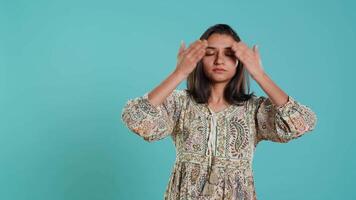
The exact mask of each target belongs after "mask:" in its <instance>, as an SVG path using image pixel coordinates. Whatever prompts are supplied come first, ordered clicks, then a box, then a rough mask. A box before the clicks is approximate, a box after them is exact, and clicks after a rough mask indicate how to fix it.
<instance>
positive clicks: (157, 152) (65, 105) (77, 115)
mask: <svg viewBox="0 0 356 200" xmlns="http://www.w3.org/2000/svg"><path fill="white" fill-rule="evenodd" d="M355 9H356V4H355V3H352V1H348V0H344V1H340V0H329V1H326V0H308V1H307V0H304V1H282V0H280V1H276V0H271V1H237V0H236V1H232V0H230V1H163V0H162V1H126V2H124V1H114V0H111V1H108V0H103V1H84V0H74V1H73V0H71V1H69V0H61V1H59V0H58V1H44V0H42V1H24V0H23V1H19V0H14V1H10V0H1V1H0V24H1V26H0V159H1V160H0V163H1V164H0V199H4V200H5V199H6V200H27V199H28V200H33V199H36V200H49V199H50V200H63V199H65V200H94V199H97V200H103V199H105V200H114V199H115V200H116V199H130V200H139V199H162V198H163V193H164V191H165V188H166V185H167V183H168V178H169V175H170V172H171V170H172V167H173V163H174V160H175V149H174V146H173V142H172V140H171V138H170V137H167V138H165V139H163V140H161V141H157V142H155V143H148V142H146V141H144V140H143V139H142V138H140V137H138V136H137V135H135V134H134V133H133V132H130V131H129V130H128V129H127V127H125V125H124V124H123V123H122V121H121V119H120V114H121V110H122V108H123V106H124V104H125V103H126V101H127V100H128V99H130V98H134V97H138V96H141V95H143V94H144V93H145V92H147V91H150V90H151V89H153V88H154V87H155V86H157V85H158V84H159V83H160V82H161V81H162V80H164V79H165V78H166V77H167V76H168V74H169V73H171V72H172V71H173V70H174V68H175V64H176V54H177V51H178V48H179V44H180V41H181V40H184V41H185V42H186V43H187V44H190V43H191V42H193V41H195V40H197V39H198V38H199V36H200V35H201V34H202V33H203V31H204V30H206V29H207V28H208V27H209V26H211V25H214V24H216V23H226V24H229V25H230V26H232V27H233V28H234V29H235V30H236V31H237V33H238V34H239V35H240V36H241V38H242V40H243V41H245V42H246V43H247V44H248V45H250V47H252V45H253V44H258V45H259V48H260V52H261V56H262V62H263V67H264V69H265V71H266V72H267V73H268V74H269V75H270V77H271V78H272V79H273V80H274V81H275V82H276V83H277V84H278V85H279V86H280V87H281V88H282V89H283V90H284V91H285V92H286V93H287V94H289V95H291V96H293V97H294V98H295V99H296V100H298V101H300V102H302V103H304V104H306V105H308V106H310V107H311V108H312V109H313V110H314V111H315V112H316V114H317V116H318V123H317V126H316V129H315V130H314V131H312V132H310V133H308V134H307V135H305V136H303V137H301V138H300V139H297V140H294V141H291V142H289V143H287V144H278V143H273V142H268V141H265V142H261V143H259V145H258V146H257V149H256V152H255V157H254V163H253V169H254V176H255V186H256V191H257V197H258V199H262V200H266V199H267V200H268V199H273V200H279V199H281V200H285V199H288V200H299V199H304V200H307V199H308V200H309V199H310V200H314V199H316V200H318V199H323V200H325V199H355V198H356V193H355V191H354V185H355V184H354V182H355V179H356V172H355V169H356V161H355V153H356V152H355V144H354V142H355V139H356V133H355V128H354V126H353V125H354V124H355V122H354V116H355V111H356V109H355V97H356V95H355V89H354V85H355V79H356V78H355V76H356V70H355V69H356V66H355V50H354V48H355V46H356V14H355V12H354V11H355ZM185 83H186V82H182V83H181V85H179V87H178V89H183V88H185V86H186V85H185ZM252 91H255V92H256V93H257V94H258V95H265V93H264V92H263V91H262V90H261V89H260V87H259V86H258V85H257V84H256V82H255V81H252Z"/></svg>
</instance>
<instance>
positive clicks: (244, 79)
mask: <svg viewBox="0 0 356 200" xmlns="http://www.w3.org/2000/svg"><path fill="white" fill-rule="evenodd" d="M214 33H218V34H226V35H230V36H232V38H233V39H234V40H235V41H236V42H239V41H241V39H240V37H239V36H238V35H237V33H236V32H235V31H234V30H233V29H232V28H231V27H230V26H229V25H227V24H216V25H214V26H211V27H209V28H208V29H207V30H206V31H205V32H204V33H203V34H202V36H201V37H200V39H201V40H202V39H206V40H207V39H208V38H209V36H211V35H212V34H214ZM210 86H211V81H210V80H209V79H208V77H207V76H206V75H205V73H204V71H203V62H202V60H200V61H199V62H198V63H197V65H196V67H195V69H194V70H193V71H192V72H191V73H190V74H189V75H188V77H187V89H186V90H187V92H188V94H189V95H191V96H192V97H193V98H194V100H195V101H196V102H197V103H208V99H209V97H210V94H211V87H210ZM253 95H255V94H254V92H252V93H250V80H249V75H248V73H247V72H246V70H245V68H244V66H243V64H242V62H240V61H239V63H238V65H237V68H236V73H235V75H234V76H233V78H232V79H231V80H230V81H229V83H228V84H227V85H226V87H225V89H224V98H225V100H226V101H227V102H228V103H229V104H235V105H239V104H241V103H243V102H244V101H247V100H249V99H250V98H251V96H253Z"/></svg>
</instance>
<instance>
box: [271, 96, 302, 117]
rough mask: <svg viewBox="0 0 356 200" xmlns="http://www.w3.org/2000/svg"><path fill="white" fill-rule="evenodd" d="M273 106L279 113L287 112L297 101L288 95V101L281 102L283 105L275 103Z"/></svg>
mask: <svg viewBox="0 0 356 200" xmlns="http://www.w3.org/2000/svg"><path fill="white" fill-rule="evenodd" d="M272 105H273V107H274V108H275V109H276V110H277V111H278V112H280V113H287V112H288V111H291V110H292V108H293V107H295V106H296V105H297V102H296V101H295V99H294V98H293V97H291V96H288V101H287V102H286V103H285V104H283V105H279V106H277V105H275V104H273V103H272Z"/></svg>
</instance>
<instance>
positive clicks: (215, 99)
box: [209, 83, 226, 104]
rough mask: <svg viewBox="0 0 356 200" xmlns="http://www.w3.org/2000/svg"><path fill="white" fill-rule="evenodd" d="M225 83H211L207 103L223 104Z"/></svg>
mask: <svg viewBox="0 0 356 200" xmlns="http://www.w3.org/2000/svg"><path fill="white" fill-rule="evenodd" d="M225 86H226V84H225V83H215V84H213V85H211V94H210V98H209V103H213V104H219V103H223V104H225V102H226V101H225V99H224V89H225Z"/></svg>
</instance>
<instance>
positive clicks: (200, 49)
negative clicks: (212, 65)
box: [191, 40, 208, 57]
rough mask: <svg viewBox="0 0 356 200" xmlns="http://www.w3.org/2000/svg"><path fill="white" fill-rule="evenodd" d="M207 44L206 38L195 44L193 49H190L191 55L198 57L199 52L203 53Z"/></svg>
mask: <svg viewBox="0 0 356 200" xmlns="http://www.w3.org/2000/svg"><path fill="white" fill-rule="evenodd" d="M207 46H208V42H207V41H206V40H205V41H203V42H202V43H201V44H200V45H199V46H197V47H196V48H195V49H194V50H192V51H191V54H192V56H193V57H197V56H198V57H199V55H200V54H202V53H204V54H205V50H206V47H207Z"/></svg>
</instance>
